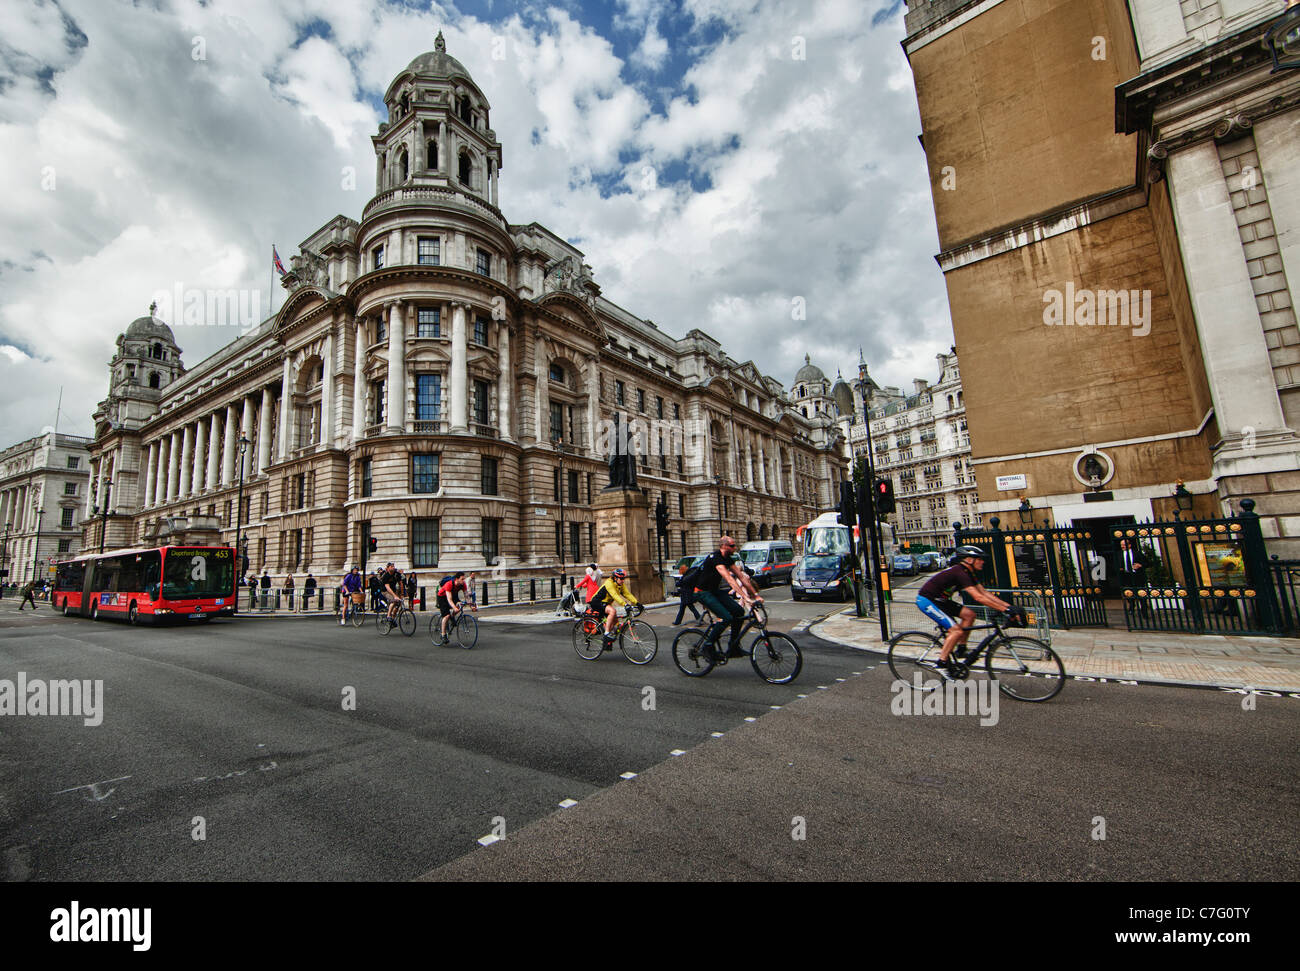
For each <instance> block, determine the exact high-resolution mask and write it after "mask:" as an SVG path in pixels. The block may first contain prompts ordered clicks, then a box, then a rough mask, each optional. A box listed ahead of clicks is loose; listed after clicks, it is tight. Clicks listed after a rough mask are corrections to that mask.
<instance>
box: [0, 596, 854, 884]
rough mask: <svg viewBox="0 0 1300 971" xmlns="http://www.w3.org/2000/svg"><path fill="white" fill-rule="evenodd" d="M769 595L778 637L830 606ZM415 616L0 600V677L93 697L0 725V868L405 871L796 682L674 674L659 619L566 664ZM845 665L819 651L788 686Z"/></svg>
mask: <svg viewBox="0 0 1300 971" xmlns="http://www.w3.org/2000/svg"><path fill="white" fill-rule="evenodd" d="M788 597H789V590H788V588H784V589H783V590H778V591H774V603H773V610H772V612H773V615H774V617H778V618H782V619H776V620H775V621H774V623H773V627H774V628H777V629H779V628H786V629H788V628H789V627H790V626H791V624H792V623H794V622H795V621H796V620H797V619H799V618H801V617H809V616H816V615H817V614H819V613H822V612H825V611H826V610H829V609H831V607H830V606H829V605H827V606H822V607H818V606H816V605H808V604H798V605H795V604H791V603H789V602H788ZM782 598H784V599H785V601H786V603H785V604H783V605H782V604H778V602H777V601H780V600H781V599H782ZM427 617H428V615H427V614H426V615H423V616H422V618H421V628H420V630H419V631H418V633H417V634H416V636H415V637H412V638H409V639H408V638H404V637H402V636H400V634H397V633H394V634H390V635H389V636H387V637H381V636H379V635H378V634H377V633H376V632H375V631H374V628H373V627H372V626H370V625H367V626H366V627H363V628H361V629H359V630H354V629H353V628H351V627H347V628H339V627H338V626H337V625H335V624H333V623H332V622H330V621H329V620H326V619H319V618H317V619H301V620H287V619H274V620H272V619H264V620H244V619H240V620H236V621H232V622H220V621H218V622H213V623H211V624H207V625H198V626H190V627H180V628H162V629H150V628H142V629H135V628H130V627H126V626H124V625H119V624H114V623H108V622H101V623H95V622H92V621H89V620H86V619H76V618H73V619H65V618H62V617H58V616H55V615H53V613H52V612H51V611H49V610H48V609H43V610H42V612H41V613H40V614H39V615H37V616H33V615H31V614H30V613H28V612H25V613H24V614H21V615H20V614H16V613H13V612H11V611H10V610H4V611H3V612H0V678H8V679H10V680H16V678H17V674H18V672H19V671H22V672H25V673H26V676H27V678H28V679H29V681H31V680H34V679H46V680H49V679H56V678H75V679H79V680H91V681H94V680H102V681H103V683H104V693H105V703H104V715H103V723H102V724H101V725H99V726H96V727H88V726H86V725H85V724H84V721H83V719H80V718H67V717H44V718H36V717H11V718H3V719H0V877H2V878H3V879H7V880H16V879H17V880H21V879H38V880H87V879H90V880H132V879H148V880H198V879H204V880H253V879H290V880H292V879H374V880H402V879H409V878H412V877H415V876H417V875H419V874H422V873H424V872H426V871H427V870H429V869H431V868H432V867H435V866H437V865H439V864H441V863H445V862H446V861H448V860H451V859H454V858H455V857H457V856H460V855H462V854H464V853H465V852H467V851H469V850H471V849H474V848H476V846H477V843H476V840H478V839H479V838H480V837H483V836H486V835H488V834H489V833H491V832H493V831H494V830H495V831H496V832H502V831H503V830H504V831H505V832H507V833H509V832H512V831H514V830H515V829H517V828H519V827H521V826H523V825H525V824H526V823H528V822H530V821H532V820H535V819H538V818H539V817H542V816H544V815H546V814H548V813H550V812H552V811H554V810H555V809H556V807H557V805H558V804H559V803H560V802H561V801H563V800H565V799H575V800H580V799H582V798H584V797H586V796H588V795H590V794H591V793H593V792H595V791H597V790H599V789H601V788H603V787H605V786H609V785H611V784H614V783H616V782H618V781H619V777H620V775H621V774H622V773H625V772H641V771H644V770H645V769H646V768H648V767H649V766H651V765H654V764H655V763H658V762H661V761H663V760H664V759H666V758H668V757H669V753H670V752H672V751H673V750H685V749H690V748H692V747H694V746H696V745H699V744H700V743H701V742H704V741H706V740H708V739H710V738H711V733H713V732H725V731H727V730H729V729H732V728H735V727H736V726H737V725H739V724H742V723H743V720H744V719H745V718H746V717H755V716H760V715H762V714H765V713H766V712H768V711H770V710H771V709H770V706H771V705H773V704H783V703H785V702H787V701H789V700H790V699H792V698H793V697H794V696H795V694H796V693H797V692H798V691H799V690H800V686H799V684H798V683H796V684H795V685H791V686H785V687H776V686H772V685H768V684H766V683H765V682H763V681H761V680H759V678H758V677H757V676H756V675H755V673H754V672H753V670H752V668H751V667H750V666H749V664H748V662H740V663H737V662H733V663H732V664H730V665H729V666H727V667H725V668H719V669H718V670H716V671H715V672H714V673H713V674H711V675H710V676H709V677H708V678H705V679H687V678H685V677H683V676H682V675H681V674H680V673H679V672H678V671H677V670H676V668H675V667H674V666H673V664H672V661H671V657H670V652H669V648H670V643H671V629H670V628H666V627H665V628H661V629H660V652H659V656H658V657H657V658H656V660H655V661H654V662H653V663H651V664H649V665H645V666H635V665H632V664H630V663H629V662H627V661H626V660H625V659H623V657H622V656H621V655H620V654H617V653H615V654H613V655H606V656H605V657H602V658H601V659H599V660H597V661H594V662H590V661H584V660H582V659H580V658H578V657H577V655H576V654H575V653H574V651H573V649H572V647H571V646H570V643H569V637H570V627H569V626H568V625H563V624H559V625H545V626H525V625H518V624H503V623H485V624H483V625H481V627H480V640H479V645H478V646H477V647H476V648H475V649H474V650H472V651H465V650H462V649H459V648H454V647H452V648H435V647H433V646H432V645H431V643H430V641H429V639H428V637H427V635H426V634H425V632H424V623H425V620H426V618H427ZM649 619H650V620H651V621H652V622H653V623H655V624H667V623H669V622H670V621H671V620H672V616H671V613H670V611H669V610H668V609H667V608H663V609H660V610H659V611H656V612H653V613H652V614H651V615H649ZM861 668H862V658H861V656H860V655H858V654H856V653H855V652H852V651H848V650H845V649H841V648H837V647H832V646H829V645H823V646H821V647H819V648H817V649H815V650H814V651H813V652H812V653H811V655H810V656H809V657H808V658H807V660H806V662H805V672H804V674H803V676H802V677H801V678H800V681H803V680H804V679H805V678H813V677H827V678H833V677H843V676H848V675H849V674H850V673H851V672H852V671H855V670H860V669H861ZM647 689H653V695H652V694H651V693H650V692H649V691H647ZM346 695H351V696H353V697H355V710H346V709H345V707H344V701H345V696H346ZM651 701H653V707H651V705H650V702H651ZM200 827H201V829H202V833H203V835H204V837H205V838H204V839H194V838H193V836H194V834H195V833H196V832H199V831H200Z"/></svg>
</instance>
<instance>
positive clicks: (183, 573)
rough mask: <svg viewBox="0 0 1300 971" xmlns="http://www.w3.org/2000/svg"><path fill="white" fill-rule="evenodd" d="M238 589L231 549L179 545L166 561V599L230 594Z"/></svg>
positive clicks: (168, 553) (164, 586) (171, 551)
mask: <svg viewBox="0 0 1300 971" xmlns="http://www.w3.org/2000/svg"><path fill="white" fill-rule="evenodd" d="M234 589H235V566H234V560H233V559H232V558H231V554H230V550H228V549H223V548H216V549H213V548H207V549H199V548H186V547H176V548H173V549H170V550H168V551H167V559H166V560H165V561H164V563H163V585H162V596H163V598H164V599H166V600H193V599H197V598H200V597H229V596H232V595H233V594H234Z"/></svg>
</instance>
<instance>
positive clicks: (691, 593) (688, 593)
mask: <svg viewBox="0 0 1300 971" xmlns="http://www.w3.org/2000/svg"><path fill="white" fill-rule="evenodd" d="M690 568H691V564H690V562H689V561H688V562H686V563H683V564H682V565H681V566H680V567H678V568H677V577H678V579H677V582H678V584H679V585H680V587H681V589H679V590H678V591H677V592H678V594H679V595H680V596H681V602H680V603H679V604H678V606H677V618H676V619H675V620H674V621H673V626H674V627H676V626H678V625H679V624H681V622H682V617H683V616H685V614H686V611H687V609H688V608H689V609H690V612H691V616H693V617H694V618H695V619H696V621H699V619H700V612H699V611H698V610H696V609H695V585H694V584H690V585H689V587H690V589H687V587H688V584H685V583H682V581H681V578H682V577H684V576H686V574H687V572H688V571H689V570H690Z"/></svg>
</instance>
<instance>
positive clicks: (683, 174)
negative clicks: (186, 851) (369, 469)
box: [0, 0, 952, 447]
mask: <svg viewBox="0 0 1300 971" xmlns="http://www.w3.org/2000/svg"><path fill="white" fill-rule="evenodd" d="M903 7H904V4H903V2H902V0H789V2H784V0H613V2H605V0H585V2H579V0H549V2H543V0H537V2H532V0H525V2H517V3H516V2H506V0H462V2H459V3H450V2H448V3H429V2H426V0H418V2H417V0H409V2H398V0H273V2H267V0H206V2H197V0H136V2H135V3H129V2H125V0H57V2H55V0H3V2H2V3H0V17H2V18H3V20H2V21H0V185H3V186H4V187H5V198H6V206H5V210H4V215H3V219H2V220H0V440H2V441H0V447H3V446H4V445H8V444H10V443H12V442H14V441H17V440H19V439H21V438H24V437H26V436H29V435H33V434H37V433H38V432H39V431H40V430H41V429H42V428H43V427H45V426H48V425H51V424H53V422H54V416H55V406H56V400H57V398H58V394H59V388H60V387H62V388H63V412H62V415H63V417H62V419H61V420H60V423H59V428H60V430H61V431H69V432H77V433H81V434H90V433H91V422H90V414H91V412H92V411H93V409H94V407H95V404H96V402H98V401H99V400H100V399H101V398H102V397H103V396H104V394H105V393H106V391H107V387H108V370H107V367H106V365H107V362H108V361H109V359H110V358H111V357H112V354H113V351H114V340H115V338H116V337H117V335H118V334H119V333H121V331H122V330H123V329H124V328H125V326H126V325H127V323H129V322H130V321H131V320H132V319H134V318H136V317H138V316H141V315H142V314H144V313H145V312H147V308H148V305H149V302H150V299H151V298H152V297H153V296H154V295H156V294H158V293H159V292H164V293H170V292H173V291H174V290H175V288H176V287H178V286H179V287H182V288H185V289H186V290H207V289H226V288H244V289H248V290H258V291H260V292H259V297H260V299H261V307H260V309H261V311H262V313H261V316H265V315H266V314H267V313H268V312H269V310H270V307H269V304H268V299H269V294H270V287H271V271H270V249H271V244H272V242H274V243H275V244H276V246H277V247H278V249H279V252H280V255H281V257H282V258H283V259H284V260H285V262H286V263H287V262H288V260H289V258H290V256H291V255H292V254H294V253H296V252H297V243H298V242H299V241H300V240H303V239H305V238H306V237H307V236H308V235H309V234H310V233H312V232H313V231H315V230H316V229H317V228H318V227H320V226H321V225H322V224H324V223H325V222H326V221H328V220H329V219H330V218H331V217H333V216H334V215H335V214H337V213H343V214H345V215H347V216H350V217H352V218H354V219H355V218H359V217H360V214H361V209H362V207H363V206H364V205H365V203H366V201H367V200H368V199H369V197H370V195H371V194H372V193H373V191H374V168H375V164H374V154H373V151H372V149H371V145H370V136H371V135H372V134H374V133H375V131H376V130H377V127H378V124H379V122H380V120H381V119H382V118H383V117H384V111H383V105H382V101H381V98H382V95H383V92H384V90H385V89H386V88H387V86H388V84H389V83H390V82H391V80H392V79H393V77H394V76H395V75H396V74H397V73H398V72H399V71H401V70H402V69H403V68H404V67H405V66H406V64H407V63H408V62H409V61H410V60H411V59H412V58H413V57H415V56H416V55H418V54H420V53H421V52H423V51H426V50H431V49H432V48H433V44H434V37H435V36H436V34H437V32H438V30H439V29H441V30H442V31H443V33H444V35H445V37H446V41H447V50H448V53H450V54H451V55H453V56H454V57H456V58H457V59H458V60H460V61H461V62H462V63H463V64H464V65H465V66H466V68H467V69H468V70H469V71H470V73H471V74H472V75H473V77H474V79H475V81H476V82H477V83H478V85H479V87H480V88H482V89H483V91H484V92H485V94H486V95H487V97H488V99H489V101H490V102H491V104H492V124H493V128H494V129H495V131H496V133H497V137H498V139H499V140H500V141H501V143H502V145H503V154H504V166H503V168H502V172H501V180H500V203H501V208H502V210H503V211H504V212H505V214H506V217H507V218H508V219H509V220H510V221H511V222H515V223H527V222H532V221H537V222H540V223H541V224H543V225H545V226H546V227H548V228H549V229H551V230H552V231H553V232H555V233H556V234H557V235H559V236H562V237H564V238H566V239H569V240H570V241H572V242H573V243H574V244H575V245H576V246H578V247H579V248H580V249H582V250H583V251H584V252H585V253H586V255H587V260H588V262H589V263H591V264H592V266H593V269H594V275H595V279H596V281H597V282H598V283H599V284H600V285H601V287H602V288H603V292H604V294H605V296H606V297H608V298H609V299H611V300H613V301H614V302H615V303H618V304H620V305H622V306H623V307H625V308H627V309H628V310H630V311H632V312H633V313H635V314H637V315H639V316H641V317H646V318H650V319H652V320H654V321H655V322H656V323H657V324H658V325H659V326H660V327H661V328H663V329H664V330H665V331H667V332H668V333H670V334H673V335H674V336H679V337H680V336H682V335H684V334H685V333H686V331H688V330H689V329H691V328H692V327H699V328H701V329H703V330H705V331H707V332H708V333H710V334H712V335H713V336H714V337H716V338H718V339H719V340H721V341H722V343H723V346H724V347H725V348H726V349H727V351H728V352H729V353H730V354H731V355H732V356H733V357H736V358H737V359H739V360H745V359H751V358H752V359H753V360H754V361H755V363H756V364H757V365H758V366H759V367H760V368H761V369H762V370H763V371H764V372H766V373H768V374H771V375H772V376H774V377H776V378H778V379H779V380H781V381H782V382H784V383H786V384H787V386H788V384H789V382H790V380H791V378H792V377H793V374H794V371H795V370H796V369H797V368H798V367H799V366H800V365H801V364H802V363H803V357H804V354H805V353H807V354H811V355H812V358H813V361H814V363H816V364H818V365H819V366H820V367H822V368H823V369H824V370H825V371H826V372H827V374H828V375H830V376H831V377H832V378H833V377H834V375H835V372H836V369H837V368H842V369H843V370H844V372H845V374H846V375H847V374H848V373H850V371H852V370H853V369H854V368H855V367H856V364H857V358H858V348H859V347H862V348H863V349H864V350H865V353H866V357H867V361H868V363H869V364H870V366H871V369H872V374H873V376H875V377H876V378H877V380H880V381H881V382H882V383H890V384H898V385H908V384H910V382H911V380H912V378H913V377H925V378H928V379H931V380H933V379H934V378H936V377H937V376H938V375H937V370H936V365H935V361H934V354H935V353H937V352H939V351H941V350H946V349H947V347H948V345H949V344H950V343H951V342H952V331H951V325H950V322H949V319H948V309H947V303H946V300H945V297H944V291H943V280H942V275H941V274H940V272H939V269H938V267H937V265H936V264H935V262H934V259H933V255H934V253H935V252H937V249H938V242H937V237H936V233H935V226H934V215H933V210H932V208H931V200H930V193H929V188H928V186H927V183H926V174H925V161H924V157H923V155H922V152H921V149H920V146H919V144H918V142H917V137H916V136H917V133H918V132H919V131H920V123H919V120H918V117H917V109H916V97H915V93H914V92H913V89H912V82H911V74H910V72H909V70H908V66H907V61H906V58H905V57H904V56H903V53H902V50H901V47H900V44H899V42H900V40H901V39H902V37H903V33H904V29H903ZM352 171H354V172H355V178H354V179H351V180H350V179H349V172H352ZM275 290H276V293H275V306H276V307H279V306H280V304H281V303H282V302H283V299H284V292H283V290H281V289H280V288H279V287H278V286H277V287H276V288H275ZM795 298H802V299H803V301H804V303H805V304H806V308H807V309H806V314H807V319H806V320H802V321H800V320H794V319H792V313H791V308H792V306H793V302H794V300H795ZM178 316H179V315H172V319H169V323H171V324H172V325H173V327H174V329H175V331H176V335H177V340H178V342H179V343H180V345H181V347H182V349H183V351H184V358H185V361H186V363H187V364H189V365H190V366H193V365H194V364H197V363H198V362H199V361H200V360H201V359H202V358H203V357H205V356H206V355H207V354H209V353H211V352H212V351H213V350H215V349H216V348H218V347H220V346H221V345H223V344H225V343H227V342H229V341H230V340H232V339H234V338H235V337H236V336H238V333H239V331H238V329H237V328H236V327H235V326H233V325H232V326H197V325H191V326H186V325H185V324H184V322H183V321H182V320H180V319H176V318H177V317H178Z"/></svg>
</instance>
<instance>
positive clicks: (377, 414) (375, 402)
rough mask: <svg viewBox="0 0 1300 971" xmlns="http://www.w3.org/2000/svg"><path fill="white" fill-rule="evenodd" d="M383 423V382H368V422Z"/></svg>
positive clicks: (373, 423)
mask: <svg viewBox="0 0 1300 971" xmlns="http://www.w3.org/2000/svg"><path fill="white" fill-rule="evenodd" d="M383 423H384V382H383V381H371V382H370V424H372V425H382V424H383Z"/></svg>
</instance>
